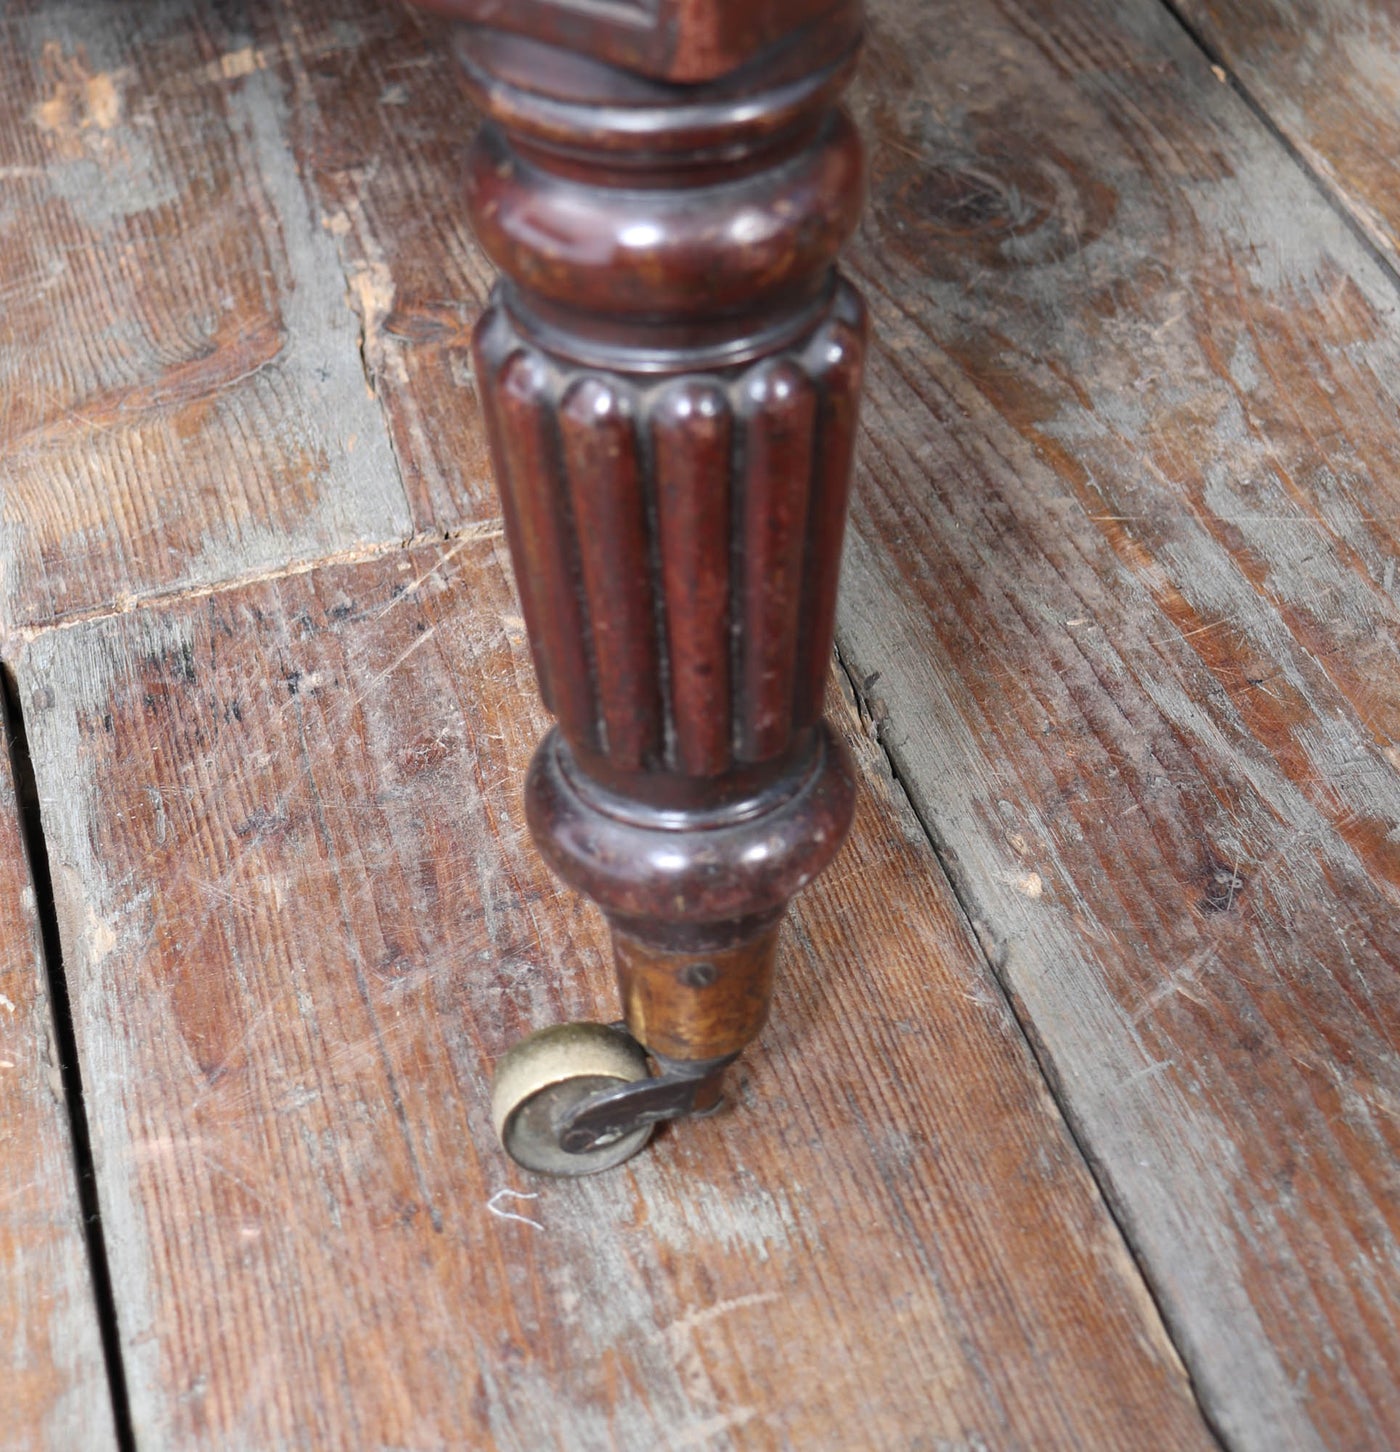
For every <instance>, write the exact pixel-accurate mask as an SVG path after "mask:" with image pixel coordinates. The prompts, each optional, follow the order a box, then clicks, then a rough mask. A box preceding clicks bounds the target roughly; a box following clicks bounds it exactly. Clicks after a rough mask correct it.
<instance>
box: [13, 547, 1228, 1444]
mask: <svg viewBox="0 0 1400 1452" xmlns="http://www.w3.org/2000/svg"><path fill="white" fill-rule="evenodd" d="M501 550H502V542H501V540H500V539H499V538H484V539H479V540H477V541H474V542H458V543H455V544H452V545H450V546H442V547H438V548H434V549H431V550H427V549H424V550H421V551H418V552H416V553H413V554H406V555H403V556H401V557H399V558H395V559H389V558H384V559H380V560H377V561H374V562H369V563H362V564H359V565H356V566H353V567H352V566H338V567H333V568H326V569H322V570H318V571H315V572H312V573H309V574H301V575H299V576H295V577H289V578H284V579H281V580H276V581H267V582H262V583H259V584H256V585H249V586H247V587H241V588H238V589H234V590H231V591H227V592H220V593H216V594H213V595H210V596H209V597H207V598H205V599H202V600H198V601H182V602H176V603H172V604H170V605H168V606H167V607H163V608H160V609H149V610H143V611H139V612H134V613H131V614H127V615H123V616H118V617H111V618H108V619H105V620H101V621H96V622H89V623H84V624H82V625H78V626H74V627H72V628H68V629H63V630H57V631H47V632H43V633H41V634H39V635H38V636H37V637H36V638H34V639H33V640H32V641H31V642H30V643H29V644H28V645H27V646H26V648H25V649H24V651H23V653H22V655H21V657H20V659H19V661H18V674H19V677H20V680H21V684H22V689H23V690H25V691H26V692H27V693H28V694H27V696H26V699H34V695H33V693H34V691H35V690H36V688H37V687H38V686H39V683H42V690H43V694H42V696H41V697H39V699H38V700H37V701H36V704H35V707H34V710H33V713H32V722H31V727H30V734H31V741H32V744H33V751H34V754H35V759H36V763H37V770H38V775H39V779H40V782H41V786H42V789H43V792H44V795H45V801H46V814H47V822H48V832H49V841H50V844H51V852H52V856H53V860H54V862H55V885H56V892H57V896H58V900H59V911H60V918H61V922H62V926H63V938H64V947H65V953H66V956H67V960H68V963H69V974H70V981H71V983H72V988H73V998H74V1004H75V1010H74V1011H75V1018H76V1023H77V1036H78V1040H79V1045H80V1049H81V1059H82V1065H83V1071H84V1074H85V1076H86V1079H87V1082H88V1083H89V1084H90V1085H91V1086H92V1090H91V1099H92V1103H93V1114H94V1125H93V1134H94V1141H95V1157H96V1160H97V1168H98V1175H99V1183H100V1190H101V1198H102V1205H103V1213H104V1217H105V1223H106V1226H107V1234H108V1242H109V1246H110V1254H111V1258H112V1269H113V1278H114V1282H115V1288H116V1295H117V1298H118V1302H119V1305H120V1307H121V1329H122V1337H123V1345H124V1348H125V1354H126V1358H127V1371H128V1377H129V1381H130V1392H131V1402H132V1408H133V1416H134V1420H135V1424H136V1433H137V1440H138V1442H139V1443H140V1445H141V1446H142V1447H147V1448H160V1447H173V1446H179V1447H181V1448H189V1447H227V1448H243V1447H259V1448H267V1449H273V1448H282V1447H305V1446H342V1445H353V1446H357V1447H380V1446H393V1447H402V1446H414V1447H429V1446H443V1445H450V1446H472V1447H481V1448H520V1449H528V1452H536V1449H539V1448H544V1447H561V1448H562V1447H567V1448H571V1449H572V1448H652V1447H673V1448H684V1447H700V1446H716V1447H725V1446H744V1447H758V1448H765V1447H772V1448H779V1447H803V1448H844V1447H870V1448H880V1447H890V1448H906V1447H930V1448H934V1447H961V1448H972V1447H998V1448H1015V1447H1034V1448H1037V1449H1042V1448H1057V1447H1058V1448H1073V1449H1082V1448H1089V1447H1092V1448H1114V1449H1126V1448H1142V1449H1153V1452H1155V1449H1159V1448H1161V1447H1163V1446H1170V1447H1172V1448H1173V1449H1187V1448H1198V1447H1210V1446H1212V1445H1213V1443H1212V1440H1211V1438H1210V1436H1209V1434H1208V1433H1207V1432H1206V1431H1205V1429H1204V1426H1203V1423H1202V1422H1201V1420H1200V1418H1199V1414H1198V1412H1197V1411H1196V1409H1195V1405H1194V1403H1193V1401H1192V1398H1191V1395H1190V1391H1189V1388H1188V1386H1187V1383H1186V1379H1185V1377H1184V1375H1183V1373H1182V1371H1181V1368H1180V1365H1179V1363H1178V1362H1177V1360H1176V1358H1175V1354H1174V1352H1173V1350H1172V1348H1171V1346H1170V1344H1169V1342H1168V1341H1167V1340H1166V1337H1165V1336H1164V1334H1163V1331H1162V1328H1161V1326H1160V1324H1159V1322H1158V1320H1157V1318H1156V1313H1155V1310H1154V1307H1153V1306H1152V1304H1151V1302H1150V1301H1149V1300H1148V1298H1147V1296H1146V1295H1145V1293H1144V1291H1143V1287H1142V1284H1141V1282H1140V1280H1139V1278H1138V1275H1137V1272H1136V1269H1135V1267H1134V1265H1133V1264H1132V1262H1131V1260H1130V1259H1129V1257H1128V1255H1127V1253H1126V1251H1125V1249H1124V1246H1123V1243H1122V1241H1121V1239H1120V1237H1119V1234H1118V1232H1117V1230H1116V1228H1115V1226H1114V1225H1113V1223H1112V1222H1111V1220H1110V1218H1109V1217H1108V1215H1107V1213H1106V1210H1105V1207H1104V1205H1103V1203H1102V1201H1101V1200H1100V1199H1099V1198H1098V1194H1097V1191H1096V1188H1095V1186H1094V1184H1093V1182H1092V1180H1091V1178H1090V1176H1089V1174H1088V1173H1087V1170H1086V1168H1085V1166H1084V1164H1083V1161H1082V1159H1081V1158H1080V1156H1079V1154H1078V1152H1077V1150H1076V1148H1075V1146H1074V1144H1073V1142H1072V1141H1071V1139H1070V1137H1069V1135H1068V1133H1067V1131H1066V1129H1065V1126H1064V1125H1063V1123H1062V1121H1061V1120H1060V1119H1059V1117H1058V1114H1057V1112H1056V1110H1055V1108H1054V1106H1053V1103H1052V1102H1051V1101H1050V1099H1049V1097H1048V1095H1047V1093H1046V1091H1045V1087H1044V1084H1043V1081H1042V1080H1041V1078H1040V1075H1039V1073H1038V1071H1037V1069H1036V1066H1035V1064H1034V1062H1033V1060H1032V1059H1031V1056H1030V1054H1029V1052H1028V1050H1027V1048H1026V1045H1025V1042H1024V1039H1023V1038H1022V1037H1021V1035H1020V1033H1019V1031H1018V1029H1017V1027H1016V1025H1015V1022H1014V1020H1013V1017H1012V1015H1011V1013H1010V1011H1009V1009H1008V1007H1007V1005H1006V1003H1005V1000H1004V999H1003V998H1002V996H1001V995H1000V993H999V991H998V989H997V987H996V984H995V982H994V980H993V979H992V977H991V975H990V974H989V973H988V972H987V971H986V969H985V967H984V965H982V963H981V961H980V959H979V955H978V953H977V951H976V947H975V944H974V942H973V940H972V938H971V936H970V934H969V932H968V931H967V929H966V927H965V923H964V920H963V918H962V917H961V915H960V913H959V910H958V908H957V906H956V904H955V903H954V901H953V899H952V897H951V895H950V894H949V893H948V892H947V890H946V888H945V887H944V885H943V884H942V882H941V879H940V877H939V874H938V872H937V870H936V864H935V863H934V860H933V857H932V854H931V852H930V850H929V847H928V844H927V842H926V840H925V839H924V837H923V835H922V833H921V832H920V830H919V828H918V826H917V824H916V823H915V822H914V821H913V819H912V817H911V815H910V813H909V810H908V808H907V806H906V805H904V804H903V802H902V800H901V799H900V798H899V797H898V793H897V791H896V789H894V788H893V787H892V785H891V783H890V782H889V781H888V779H887V778H885V777H883V776H882V775H881V772H882V769H883V761H882V759H881V758H880V756H879V753H878V751H876V749H875V748H874V746H873V744H872V742H871V741H870V740H869V738H868V737H867V736H866V735H865V734H864V733H863V732H862V730H861V727H860V724H859V722H858V721H857V720H856V718H855V717H854V716H853V715H852V712H851V708H850V707H848V706H847V705H846V704H845V702H844V700H842V699H841V698H839V697H836V698H835V699H834V702H833V704H834V707H835V709H836V711H837V714H838V716H839V717H840V718H841V719H842V721H843V722H844V725H845V728H846V730H847V732H848V734H849V735H850V736H851V738H852V741H853V745H854V746H855V749H856V751H857V753H858V755H859V759H860V761H861V764H862V770H863V772H864V775H865V781H866V787H865V791H864V793H863V798H862V805H861V810H860V815H859V818H858V822H857V826H856V829H855V834H854V838H853V840H852V842H851V844H850V845H849V846H848V847H847V848H846V851H845V855H844V856H843V857H842V859H841V860H840V862H839V863H838V865H837V866H836V867H835V868H834V869H833V870H832V871H831V873H830V874H829V875H828V876H826V877H825V878H823V879H822V881H821V883H820V885H819V886H818V887H817V888H815V889H813V890H812V891H811V892H810V893H809V894H808V895H806V896H805V897H804V898H803V899H801V900H800V902H799V905H798V908H797V911H796V916H795V919H794V922H793V926H792V931H791V933H790V935H789V937H788V939H787V947H786V950H785V954H786V957H785V970H784V971H785V978H786V985H785V988H784V991H783V992H782V995H781V999H780V1003H779V1006H778V1008H777V1011H776V1016H775V1019H774V1021H773V1022H772V1024H771V1026H770V1028H769V1029H768V1031H767V1032H766V1033H765V1035H764V1038H763V1039H762V1041H761V1043H760V1045H759V1046H758V1047H757V1048H756V1049H755V1050H754V1051H752V1052H751V1053H750V1054H749V1055H748V1057H747V1060H746V1062H745V1065H744V1067H743V1069H742V1072H741V1073H740V1077H739V1081H738V1101H739V1103H738V1108H737V1109H736V1110H735V1111H734V1112H732V1113H729V1114H727V1115H724V1116H722V1117H720V1118H719V1119H717V1120H713V1121H704V1122H700V1123H696V1124H693V1125H690V1126H687V1127H686V1128H685V1130H684V1131H683V1132H676V1133H668V1134H664V1135H662V1136H660V1137H659V1138H658V1140H657V1142H656V1143H655V1144H654V1146H653V1147H652V1148H651V1149H650V1150H649V1151H648V1152H647V1153H646V1154H645V1155H643V1156H642V1157H640V1158H639V1159H637V1160H635V1161H633V1162H632V1163H631V1164H629V1165H628V1166H627V1167H625V1168H624V1169H622V1170H619V1171H617V1172H616V1173H614V1174H612V1175H608V1176H603V1177H599V1178H597V1179H594V1180H590V1181H582V1182H572V1183H571V1182H549V1181H540V1180H531V1179H529V1178H528V1177H525V1176H522V1175H521V1174H520V1173H519V1172H517V1171H515V1170H513V1169H512V1168H511V1167H510V1166H509V1164H508V1162H507V1161H505V1160H504V1159H503V1157H502V1155H501V1153H500V1151H499V1149H498V1148H497V1147H496V1145H495V1144H494V1142H493V1138H492V1133H491V1129H490V1124H489V1113H488V1105H487V1092H486V1077H487V1074H488V1071H489V1066H490V1063H491V1061H492V1060H493V1058H494V1057H495V1056H497V1055H498V1054H500V1053H501V1052H502V1051H503V1050H504V1049H505V1047H506V1046H507V1045H508V1044H509V1043H510V1042H512V1041H513V1040H514V1039H515V1037H516V1036H517V1035H519V1034H520V1033H521V1032H523V1031H525V1030H527V1029H530V1028H533V1027H536V1026H539V1025H541V1024H545V1023H549V1022H553V1021H557V1020H560V1019H564V1018H567V1017H571V1016H579V1015H602V1016H605V1017H606V1016H610V1015H611V1014H612V1013H613V1012H614V1011H615V1010H614V996H613V988H612V985H611V982H610V978H611V970H610V967H609V965H608V964H607V962H606V961H605V933H604V930H603V927H602V924H601V922H600V920H599V919H598V918H597V917H596V916H595V914H594V913H593V911H592V909H589V908H586V907H585V906H583V905H582V904H581V903H580V900H579V899H577V898H575V897H573V896H572V895H570V894H569V893H567V892H566V891H564V890H562V889H561V888H560V887H559V886H558V885H557V884H556V883H555V882H554V881H553V880H552V879H551V878H550V876H549V874H548V873H547V871H546V869H544V867H543V866H542V865H541V863H540V862H539V860H538V858H537V857H536V855H535V854H534V852H533V850H532V849H531V847H530V846H529V843H528V840H527V839H526V837H525V834H524V831H523V825H522V822H521V810H520V805H519V795H518V793H519V787H520V783H521V779H522V775H523V770H524V766H525V762H526V760H527V757H528V754H529V751H530V749H531V747H532V745H533V742H534V740H535V739H536V737H537V735H538V734H539V732H540V731H541V730H542V728H543V727H544V725H545V724H546V723H545V720H544V718H543V715H542V712H541V710H540V707H539V706H538V704H537V701H536V697H535V694H534V691H533V688H532V686H531V683H530V674H529V671H530V668H529V659H528V649H527V645H526V641H525V638H524V631H523V625H522V623H521V621H520V619H519V615H518V605H517V602H516V599H515V596H514V593H513V591H512V590H511V589H510V588H509V585H508V577H507V575H506V574H505V571H504V568H503V560H502V557H501Z"/></svg>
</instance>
